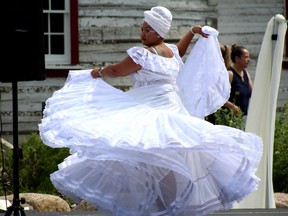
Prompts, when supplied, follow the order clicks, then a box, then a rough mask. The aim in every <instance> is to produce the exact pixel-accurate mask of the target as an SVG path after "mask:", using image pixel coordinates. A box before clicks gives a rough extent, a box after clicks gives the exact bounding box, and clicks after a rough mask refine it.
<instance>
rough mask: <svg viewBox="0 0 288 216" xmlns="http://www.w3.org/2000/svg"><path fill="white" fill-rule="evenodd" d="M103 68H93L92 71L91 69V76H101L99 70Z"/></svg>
mask: <svg viewBox="0 0 288 216" xmlns="http://www.w3.org/2000/svg"><path fill="white" fill-rule="evenodd" d="M102 70H103V68H102V67H101V68H94V69H93V70H92V71H91V76H92V77H93V78H99V77H102V73H101V71H102Z"/></svg>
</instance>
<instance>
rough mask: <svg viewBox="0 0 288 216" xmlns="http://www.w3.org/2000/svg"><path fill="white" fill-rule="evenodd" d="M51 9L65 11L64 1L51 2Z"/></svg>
mask: <svg viewBox="0 0 288 216" xmlns="http://www.w3.org/2000/svg"><path fill="white" fill-rule="evenodd" d="M51 9H52V10H64V9H65V4H64V0H51Z"/></svg>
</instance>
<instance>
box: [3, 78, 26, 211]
mask: <svg viewBox="0 0 288 216" xmlns="http://www.w3.org/2000/svg"><path fill="white" fill-rule="evenodd" d="M12 101H13V203H12V205H11V206H9V207H8V208H7V211H6V213H5V216H9V215H11V214H12V212H14V215H15V216H20V215H21V216H25V212H24V208H23V207H22V206H21V205H20V203H22V204H23V203H25V199H20V198H19V158H23V155H22V151H21V150H20V149H19V147H18V87H17V81H12Z"/></svg>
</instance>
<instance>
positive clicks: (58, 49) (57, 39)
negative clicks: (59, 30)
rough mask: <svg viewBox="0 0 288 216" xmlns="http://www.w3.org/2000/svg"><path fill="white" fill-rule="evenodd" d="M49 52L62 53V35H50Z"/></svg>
mask: <svg viewBox="0 0 288 216" xmlns="http://www.w3.org/2000/svg"><path fill="white" fill-rule="evenodd" d="M51 54H52V55H53V54H64V36H63V35H52V36H51Z"/></svg>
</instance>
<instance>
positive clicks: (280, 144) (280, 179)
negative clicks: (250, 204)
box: [273, 103, 288, 193]
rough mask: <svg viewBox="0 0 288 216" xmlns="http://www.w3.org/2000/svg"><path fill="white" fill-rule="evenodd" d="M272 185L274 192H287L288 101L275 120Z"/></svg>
mask: <svg viewBox="0 0 288 216" xmlns="http://www.w3.org/2000/svg"><path fill="white" fill-rule="evenodd" d="M273 186H274V190H275V192H283V193H288V103H286V104H285V105H284V107H283V111H282V112H281V113H280V115H279V116H278V118H277V119H276V121H275V133H274V155H273Z"/></svg>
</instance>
